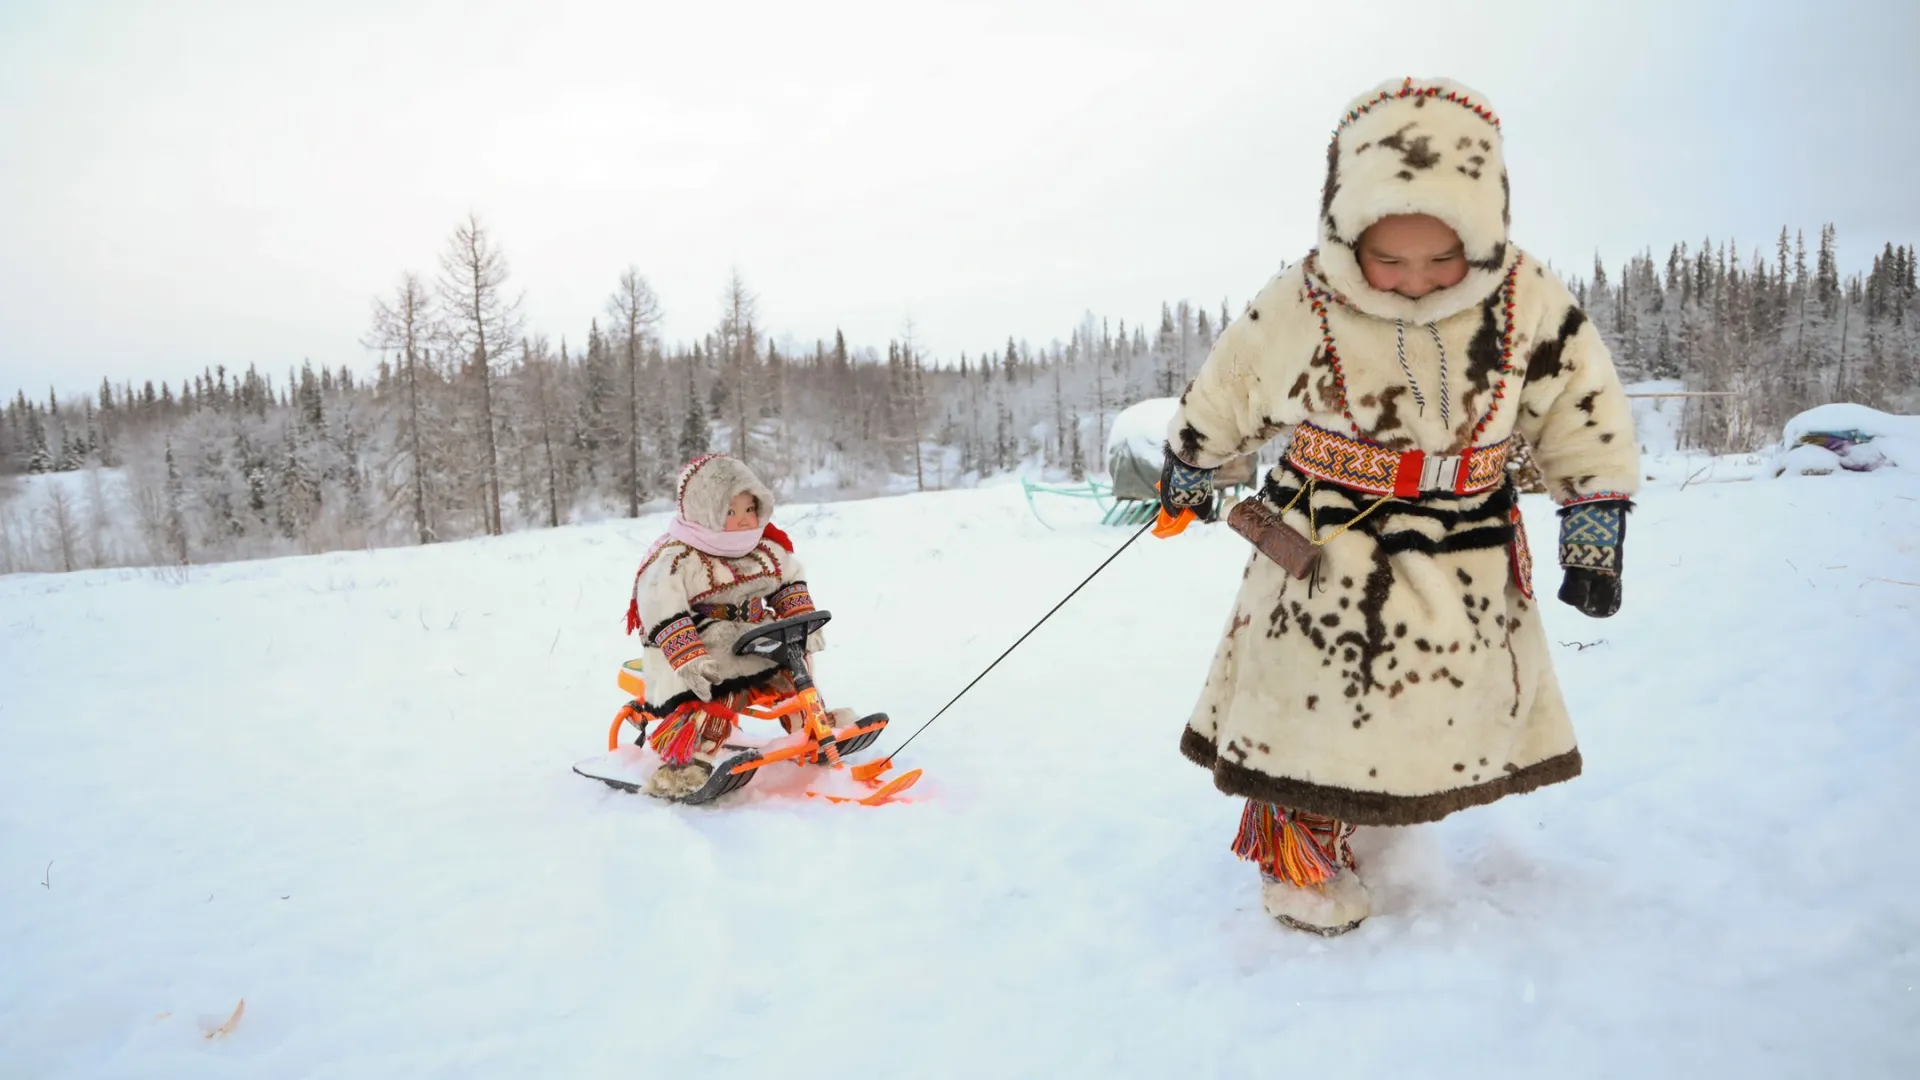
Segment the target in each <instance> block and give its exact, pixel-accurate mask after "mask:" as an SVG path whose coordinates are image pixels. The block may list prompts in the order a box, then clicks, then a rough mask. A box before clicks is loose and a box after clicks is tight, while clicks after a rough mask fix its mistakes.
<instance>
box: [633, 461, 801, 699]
mask: <svg viewBox="0 0 1920 1080" xmlns="http://www.w3.org/2000/svg"><path fill="white" fill-rule="evenodd" d="M741 492H747V493H750V494H752V495H753V496H754V500H755V502H756V503H757V504H758V507H759V512H760V520H761V522H763V523H766V522H768V520H769V519H770V517H771V516H772V514H773V505H774V503H773V493H772V492H771V491H769V490H767V488H766V486H765V485H763V484H762V483H761V482H760V481H759V479H758V478H756V477H755V476H754V475H753V473H752V472H751V471H750V470H748V469H747V467H746V466H745V465H744V464H742V463H741V462H739V461H738V460H736V459H734V458H730V457H726V456H723V455H709V456H706V457H703V458H699V459H697V460H695V461H693V462H692V463H690V464H689V465H688V466H687V467H686V469H684V470H683V471H682V473H681V477H680V483H679V487H678V489H677V491H676V497H675V502H676V505H677V506H678V508H679V512H680V514H681V515H682V516H684V517H685V518H687V519H688V520H689V521H692V522H694V523H696V524H699V525H702V526H704V527H706V528H709V529H716V530H717V529H719V528H721V527H722V526H723V525H724V524H725V521H726V516H727V505H728V503H729V502H731V501H732V499H733V497H734V496H735V495H737V494H739V493H741ZM782 590H787V591H786V593H785V594H784V595H786V596H788V597H792V598H794V599H795V600H796V602H800V603H803V605H804V606H803V610H811V609H812V606H813V605H812V601H811V598H810V597H808V596H807V595H806V572H805V570H804V568H803V567H802V565H801V562H800V558H799V556H797V555H795V554H794V553H793V550H792V548H791V546H790V542H789V541H788V540H787V538H786V535H785V534H784V533H782V532H781V531H780V530H779V529H777V528H771V527H769V528H767V529H766V531H765V533H764V534H763V536H762V538H761V540H760V542H759V543H758V544H757V545H755V547H754V549H753V550H752V551H751V552H749V553H747V554H746V555H743V556H740V557H738V558H727V557H725V556H721V555H714V554H710V553H708V552H705V551H701V550H700V549H698V548H696V547H694V546H692V545H690V544H687V543H683V542H682V541H680V540H677V539H674V538H672V537H671V536H665V537H662V538H661V539H660V540H659V541H658V542H657V543H655V544H654V546H653V549H652V550H651V551H649V552H648V553H647V556H646V559H645V560H644V561H643V562H642V563H641V566H640V570H639V572H638V573H637V574H636V575H635V580H634V597H633V599H634V609H635V613H636V614H637V618H638V627H637V629H638V632H639V634H640V636H641V637H642V638H643V639H644V640H645V641H646V647H645V651H644V652H643V653H642V654H641V657H642V659H641V674H642V676H643V677H644V678H645V679H646V683H647V697H646V706H647V709H648V711H649V712H652V713H654V714H655V715H664V714H666V713H669V712H671V711H673V710H674V709H675V708H677V707H679V706H680V705H682V704H685V703H686V702H689V701H692V700H694V699H695V695H694V693H693V691H692V690H690V689H689V688H688V686H687V683H686V681H685V680H684V679H682V678H681V677H680V674H679V667H680V665H681V664H685V663H687V662H688V661H689V660H691V659H692V658H693V657H694V656H697V655H699V654H700V652H701V651H704V654H705V655H707V656H711V657H713V658H714V659H715V660H716V661H718V664H719V678H718V679H717V680H716V682H715V684H714V686H715V692H716V693H721V694H723V693H728V692H731V691H733V690H737V689H745V688H748V687H751V686H753V685H756V684H758V683H760V682H761V681H763V680H764V679H765V678H766V677H767V676H768V675H769V674H771V673H772V672H773V671H774V670H775V665H774V664H773V663H772V662H771V661H769V660H765V659H762V658H759V657H749V656H735V655H734V654H733V645H734V642H736V641H738V640H739V639H740V636H741V635H742V634H744V633H746V632H747V631H748V630H749V629H750V628H751V625H752V624H750V623H747V622H742V621H737V620H726V619H720V620H708V619H705V618H702V617H699V616H698V615H697V614H696V611H695V607H696V605H705V604H744V603H746V602H748V601H750V600H754V599H759V600H762V601H766V600H769V599H771V598H773V597H774V596H775V595H776V594H781V593H782ZM775 616H776V613H774V612H768V614H767V616H766V617H767V618H768V619H772V618H774V617H775ZM683 619H684V620H689V622H688V623H686V624H682V623H681V622H680V620H683ZM676 625H681V626H691V628H692V630H693V632H694V633H697V635H698V639H699V640H698V646H697V647H695V648H693V649H689V650H685V651H681V650H675V656H674V657H673V658H672V659H670V658H669V654H668V650H667V649H663V648H662V647H661V642H660V641H659V640H657V639H658V638H659V637H660V636H661V635H662V634H663V632H665V633H668V634H670V633H671V630H672V628H673V627H675V626H676ZM822 633H823V632H822ZM822 633H816V634H815V635H814V636H813V637H812V638H811V639H809V641H808V644H807V651H808V652H809V653H813V652H818V651H819V650H820V649H821V648H822V642H821V640H820V639H821V637H822ZM672 644H673V643H672V642H669V647H671V646H672ZM675 660H678V661H679V663H675V662H674V661H675Z"/></svg>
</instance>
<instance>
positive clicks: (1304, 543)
mask: <svg viewBox="0 0 1920 1080" xmlns="http://www.w3.org/2000/svg"><path fill="white" fill-rule="evenodd" d="M1227 525H1228V527H1229V528H1231V529H1233V531H1234V532H1237V533H1239V534H1240V535H1241V536H1244V537H1246V538H1247V539H1248V540H1249V541H1250V542H1252V544H1253V546H1254V547H1256V548H1258V549H1259V550H1260V554H1262V555H1265V556H1266V557H1267V558H1269V559H1272V560H1273V561H1274V562H1275V563H1276V564H1278V565H1279V566H1280V568H1281V569H1282V570H1285V571H1286V572H1287V573H1288V574H1291V575H1292V576H1294V577H1297V578H1305V577H1306V576H1307V574H1308V573H1309V572H1311V571H1312V569H1313V564H1314V562H1315V561H1316V560H1318V559H1319V558H1320V549H1319V548H1317V547H1314V546H1313V542H1312V541H1311V540H1308V539H1307V538H1306V537H1305V536H1302V535H1301V534H1300V530H1298V529H1295V528H1294V527H1293V526H1291V525H1288V524H1287V523H1286V522H1283V521H1281V520H1280V515H1278V514H1276V513H1274V512H1273V509H1272V508H1271V507H1269V506H1268V505H1267V504H1266V503H1263V502H1261V501H1260V500H1259V499H1258V498H1249V499H1241V500H1240V502H1239V503H1237V504H1236V505H1235V506H1234V508H1233V512H1232V513H1231V514H1228V515H1227Z"/></svg>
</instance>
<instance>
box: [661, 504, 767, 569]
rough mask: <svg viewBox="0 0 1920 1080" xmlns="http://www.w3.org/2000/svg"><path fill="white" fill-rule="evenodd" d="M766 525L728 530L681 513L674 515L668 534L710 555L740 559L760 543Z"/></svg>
mask: <svg viewBox="0 0 1920 1080" xmlns="http://www.w3.org/2000/svg"><path fill="white" fill-rule="evenodd" d="M765 531H766V529H765V527H764V526H762V527H761V528H758V529H738V530H735V531H734V532H727V531H726V530H724V529H709V528H706V527H704V526H700V525H696V524H694V523H693V522H691V521H688V520H687V519H686V518H684V517H681V516H680V515H679V514H675V515H674V516H673V524H671V525H669V526H667V535H668V536H671V537H673V538H674V539H675V540H678V541H680V542H681V543H683V544H686V545H687V546H689V547H694V548H698V549H700V550H701V551H704V552H706V553H707V554H709V555H718V556H720V557H721V558H723V559H738V558H740V557H741V556H742V555H745V554H747V553H748V552H750V551H752V550H753V549H754V548H756V547H758V546H759V545H760V534H761V533H763V532H765Z"/></svg>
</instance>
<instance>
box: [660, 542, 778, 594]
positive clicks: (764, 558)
mask: <svg viewBox="0 0 1920 1080" xmlns="http://www.w3.org/2000/svg"><path fill="white" fill-rule="evenodd" d="M688 555H693V556H695V557H697V558H698V559H699V560H700V568H701V570H702V572H704V573H705V575H706V580H707V583H708V584H709V585H710V586H711V587H710V588H707V589H703V590H702V591H700V592H699V593H697V594H695V595H694V596H693V597H692V601H693V603H696V604H699V603H704V602H706V601H708V600H711V599H712V598H713V597H715V596H717V595H719V594H720V593H723V592H725V591H727V590H728V589H731V588H733V587H735V586H737V585H744V584H746V583H747V582H749V581H766V580H768V579H772V580H774V581H779V580H780V576H781V574H782V573H784V572H785V571H784V570H783V569H782V568H781V566H780V556H779V554H778V552H777V550H776V549H775V548H774V546H773V545H772V544H769V543H767V542H766V541H764V540H762V541H761V542H760V546H759V547H756V548H754V549H753V550H752V551H750V552H748V553H747V554H746V555H744V556H742V557H740V558H738V559H723V558H720V557H719V556H715V555H709V554H707V553H706V552H704V551H697V550H695V549H693V548H688V549H687V550H686V552H685V553H683V554H681V555H679V556H678V557H676V558H675V560H674V570H675V571H676V572H678V570H679V569H680V565H679V564H680V560H681V559H685V558H686V557H687V556H688Z"/></svg>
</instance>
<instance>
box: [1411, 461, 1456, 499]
mask: <svg viewBox="0 0 1920 1080" xmlns="http://www.w3.org/2000/svg"><path fill="white" fill-rule="evenodd" d="M1459 479H1460V459H1459V458H1458V457H1452V456H1448V457H1441V456H1440V455H1438V454H1429V455H1427V459H1426V460H1425V461H1423V462H1421V463H1420V490H1422V491H1452V490H1454V488H1455V486H1456V485H1457V483H1458V481H1459Z"/></svg>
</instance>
